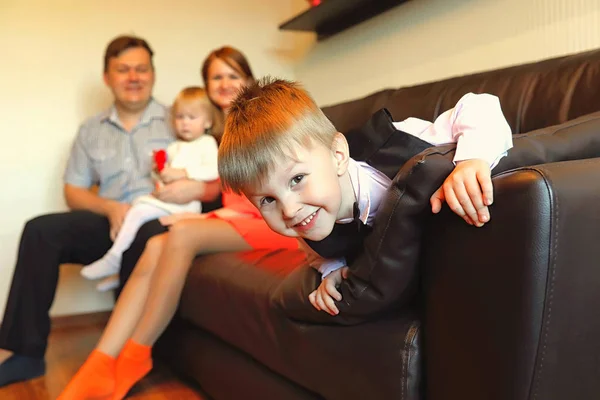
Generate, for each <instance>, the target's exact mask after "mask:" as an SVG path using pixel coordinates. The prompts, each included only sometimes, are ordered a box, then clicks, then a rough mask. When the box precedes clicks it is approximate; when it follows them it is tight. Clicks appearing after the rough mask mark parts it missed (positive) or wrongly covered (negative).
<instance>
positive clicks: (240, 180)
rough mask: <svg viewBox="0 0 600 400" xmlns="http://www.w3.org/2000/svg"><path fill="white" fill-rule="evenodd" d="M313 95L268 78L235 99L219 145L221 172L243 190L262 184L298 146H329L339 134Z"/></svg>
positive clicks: (237, 189)
mask: <svg viewBox="0 0 600 400" xmlns="http://www.w3.org/2000/svg"><path fill="white" fill-rule="evenodd" d="M336 132H337V131H336V129H335V127H334V126H333V124H332V123H331V122H330V121H329V120H328V119H327V117H326V116H325V114H323V112H322V111H321V109H320V108H319V107H318V106H317V105H316V104H315V102H314V100H313V99H312V98H311V97H310V95H309V94H308V93H307V92H306V91H305V90H304V89H302V88H301V87H300V85H299V84H297V83H295V82H290V81H286V80H283V79H273V78H270V77H265V78H263V79H260V80H259V81H257V82H254V83H251V84H250V85H249V86H247V87H246V88H244V89H242V90H241V91H240V93H239V94H238V96H237V98H236V99H235V101H234V102H233V104H232V106H231V108H230V110H229V114H228V116H227V119H226V120H225V131H224V133H223V138H222V139H221V145H220V146H219V176H220V178H221V183H222V184H223V187H224V188H226V189H231V190H232V191H233V192H235V193H238V194H239V193H242V192H245V191H247V190H248V189H249V188H255V187H256V186H258V185H260V184H261V183H262V182H263V181H264V179H265V178H266V176H267V174H268V173H269V172H270V171H272V170H273V169H274V168H276V162H277V161H278V159H280V158H281V157H282V156H292V157H293V156H294V153H295V151H294V149H296V148H297V147H298V146H304V147H309V146H312V145H314V144H315V143H317V144H319V143H320V144H322V145H324V146H327V147H328V148H331V146H332V144H333V140H334V137H335V134H336Z"/></svg>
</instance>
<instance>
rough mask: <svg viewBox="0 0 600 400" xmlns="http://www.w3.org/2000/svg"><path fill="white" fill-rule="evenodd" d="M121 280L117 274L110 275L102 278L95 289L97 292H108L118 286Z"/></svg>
mask: <svg viewBox="0 0 600 400" xmlns="http://www.w3.org/2000/svg"><path fill="white" fill-rule="evenodd" d="M120 283H121V281H120V280H119V275H111V276H109V277H108V278H104V279H102V280H101V281H100V282H99V283H98V284H97V285H96V290H97V291H99V292H108V291H109V290H113V289H116V288H118V287H119V284H120Z"/></svg>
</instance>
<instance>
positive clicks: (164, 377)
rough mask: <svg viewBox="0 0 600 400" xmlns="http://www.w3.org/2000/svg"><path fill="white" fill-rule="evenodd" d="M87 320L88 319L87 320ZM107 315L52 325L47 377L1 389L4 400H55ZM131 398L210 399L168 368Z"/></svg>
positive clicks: (159, 370)
mask: <svg viewBox="0 0 600 400" xmlns="http://www.w3.org/2000/svg"><path fill="white" fill-rule="evenodd" d="M86 318H87V319H86ZM106 318H107V316H106V315H105V314H98V315H92V316H88V317H83V319H82V318H81V317H80V318H76V319H73V318H66V319H62V320H60V321H58V322H57V323H53V330H52V334H51V335H50V341H49V346H48V351H47V353H46V375H45V376H44V377H41V378H38V379H34V380H31V381H28V382H24V383H15V384H13V385H9V386H6V387H5V388H0V399H2V400H54V399H56V398H57V397H58V395H59V394H60V392H61V391H62V389H63V388H64V387H65V386H66V385H67V383H68V382H69V379H70V378H71V377H72V376H73V375H74V374H75V372H77V369H78V368H79V367H80V366H81V364H83V362H84V361H85V359H86V358H87V356H88V354H89V353H90V352H91V351H92V349H93V348H94V345H95V344H96V342H97V341H98V338H99V337H100V333H101V332H102V329H103V327H104V324H105V322H106ZM127 398H128V399H138V400H142V399H143V400H167V399H169V400H179V399H181V400H207V399H208V397H206V396H204V395H202V394H201V393H200V392H199V391H198V389H196V388H192V387H191V386H188V385H186V384H185V383H184V382H182V381H180V380H179V379H178V378H177V377H175V376H174V375H173V374H171V373H170V372H169V371H168V370H167V369H166V368H165V367H163V366H161V365H155V367H154V370H153V371H152V372H151V373H150V374H149V375H148V376H147V377H145V378H144V379H143V380H142V381H141V382H139V383H138V384H137V385H136V386H135V388H134V389H133V390H132V391H131V392H130V395H129V397H127Z"/></svg>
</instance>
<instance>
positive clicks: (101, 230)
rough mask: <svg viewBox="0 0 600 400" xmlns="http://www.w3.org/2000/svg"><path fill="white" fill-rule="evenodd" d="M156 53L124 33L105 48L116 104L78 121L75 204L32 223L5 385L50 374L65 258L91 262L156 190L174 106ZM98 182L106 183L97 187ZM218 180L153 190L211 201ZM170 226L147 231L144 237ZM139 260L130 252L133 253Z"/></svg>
mask: <svg viewBox="0 0 600 400" xmlns="http://www.w3.org/2000/svg"><path fill="white" fill-rule="evenodd" d="M152 56H153V52H152V49H151V48H150V46H149V45H148V44H147V43H146V41H145V40H143V39H140V38H137V37H131V36H121V37H117V38H116V39H114V40H113V41H112V42H111V43H110V44H109V45H108V47H107V48H106V53H105V57H104V82H105V84H106V85H107V86H108V87H109V88H110V90H111V91H112V94H113V96H114V103H113V105H112V107H111V108H110V109H109V110H107V111H106V112H104V113H101V114H99V115H97V116H95V117H92V118H90V119H88V120H87V121H86V122H85V123H84V124H83V125H82V126H81V127H80V129H79V133H78V134H77V138H76V139H75V143H74V144H73V148H72V150H71V155H70V157H69V162H68V164H67V168H66V171H65V174H64V195H65V200H66V202H67V205H68V206H69V208H70V209H71V210H72V211H70V212H66V213H59V214H49V215H43V216H40V217H37V218H34V219H32V220H31V221H29V222H27V224H26V225H25V228H24V230H23V234H22V236H21V243H20V246H19V253H18V258H17V264H16V267H15V272H14V276H13V282H12V286H11V289H10V294H9V298H8V302H7V305H6V310H5V313H4V319H3V321H2V326H1V327H0V386H4V385H7V384H9V383H12V382H18V381H23V380H27V379H32V378H35V377H38V376H41V375H43V374H44V373H45V362H44V353H45V351H46V346H47V340H48V334H49V332H50V318H49V315H48V311H49V309H50V306H51V305H52V301H53V300H54V294H55V292H56V285H57V282H58V270H59V265H60V264H62V263H81V264H89V263H91V262H93V261H95V260H97V259H98V258H100V257H102V255H104V254H105V253H106V251H107V250H108V249H109V248H110V246H111V239H113V238H114V237H115V236H116V234H117V233H118V231H119V228H120V227H121V224H122V223H123V219H124V217H125V214H126V212H127V210H128V209H129V204H130V203H131V201H132V200H133V199H134V198H136V197H138V196H140V195H143V194H148V193H150V192H152V190H153V183H152V179H151V177H150V171H151V168H152V160H151V153H152V150H154V149H160V148H165V147H166V146H167V145H168V144H169V143H170V142H171V141H172V140H173V135H172V133H171V129H170V127H169V121H168V113H167V109H166V108H165V107H164V106H163V105H161V104H159V103H158V102H156V101H155V100H153V99H152V88H153V86H154V77H155V76H154V66H153V63H152ZM94 185H98V191H97V192H93V191H91V190H90V188H91V187H92V186H94ZM218 191H219V189H218V184H217V183H216V182H213V183H202V182H196V181H188V180H184V181H177V182H174V183H173V184H170V185H166V186H165V188H164V189H162V190H161V191H160V192H159V193H155V195H156V196H157V197H158V198H160V199H161V200H163V201H168V202H176V203H184V202H188V201H190V200H193V199H200V200H202V201H209V200H213V199H214V198H215V197H216V196H217V195H218ZM159 232H162V229H160V228H158V227H156V224H155V225H154V230H153V231H152V232H150V233H148V232H147V231H146V232H145V233H144V235H145V236H144V238H143V239H140V240H145V239H147V238H148V237H149V236H151V235H152V234H155V233H159ZM130 262H131V261H130Z"/></svg>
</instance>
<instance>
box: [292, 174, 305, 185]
mask: <svg viewBox="0 0 600 400" xmlns="http://www.w3.org/2000/svg"><path fill="white" fill-rule="evenodd" d="M302 179H304V175H296V176H295V177H293V178H292V182H291V183H292V186H296V185H297V184H299V183H300V182H302Z"/></svg>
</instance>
